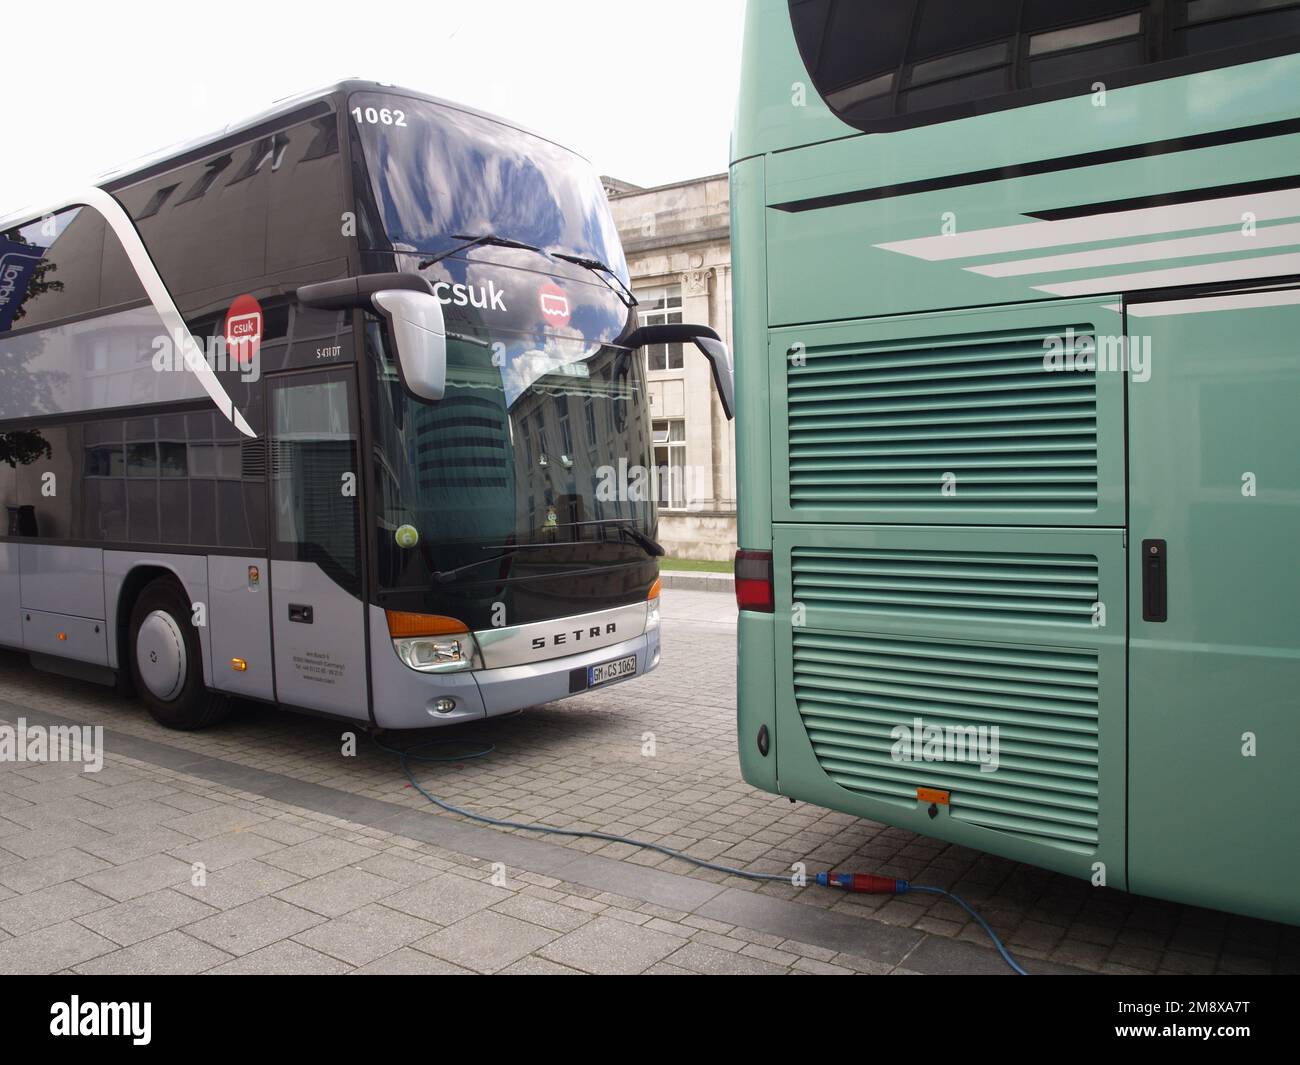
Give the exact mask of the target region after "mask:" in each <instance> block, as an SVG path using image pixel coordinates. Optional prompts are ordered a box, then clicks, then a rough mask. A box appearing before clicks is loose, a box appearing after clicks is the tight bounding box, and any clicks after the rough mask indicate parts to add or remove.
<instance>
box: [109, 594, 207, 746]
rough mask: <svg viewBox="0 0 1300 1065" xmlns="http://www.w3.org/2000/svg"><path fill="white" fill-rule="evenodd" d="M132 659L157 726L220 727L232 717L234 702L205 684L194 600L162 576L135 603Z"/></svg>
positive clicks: (143, 699)
mask: <svg viewBox="0 0 1300 1065" xmlns="http://www.w3.org/2000/svg"><path fill="white" fill-rule="evenodd" d="M127 654H128V658H129V666H130V673H131V683H132V685H133V687H134V688H135V690H136V694H137V695H138V696H139V698H140V701H141V702H143V703H144V705H145V706H146V707H148V709H149V713H150V714H152V715H153V719H154V720H155V721H157V722H158V724H160V725H163V726H164V727H166V728H173V729H182V730H185V731H190V730H192V729H201V728H207V727H208V726H209V725H213V724H216V723H217V722H218V721H220V720H221V719H222V718H224V717H225V716H226V714H227V713H228V712H229V709H230V704H229V700H227V699H226V698H225V696H223V695H220V694H218V693H217V692H213V691H209V690H208V688H207V687H206V686H205V685H204V683H203V652H202V649H201V647H200V645H199V636H198V632H197V631H196V630H195V628H194V626H193V624H191V621H190V601H189V597H188V596H187V595H186V594H185V592H184V591H183V590H182V589H181V587H180V585H179V584H177V583H176V582H175V581H174V580H170V579H168V578H166V577H161V578H159V579H158V580H156V581H153V582H152V583H150V584H148V585H146V586H145V588H144V590H143V591H142V592H141V593H140V596H139V598H138V599H136V601H135V606H134V607H133V608H132V609H131V629H130V643H129V645H128V648H127Z"/></svg>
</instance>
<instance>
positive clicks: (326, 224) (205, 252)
mask: <svg viewBox="0 0 1300 1065" xmlns="http://www.w3.org/2000/svg"><path fill="white" fill-rule="evenodd" d="M292 121H293V120H292V119H291V118H290V119H286V122H292ZM341 160H342V156H341V154H340V152H339V142H338V126H337V118H336V116H335V115H334V114H333V113H326V114H322V115H318V116H317V117H314V118H310V119H308V120H306V121H298V122H296V123H295V124H291V125H288V126H286V128H284V129H280V130H275V131H274V132H268V133H266V134H265V135H263V136H258V137H256V138H255V139H253V140H250V141H248V142H246V143H244V144H240V145H238V146H235V147H230V148H227V149H224V150H222V151H220V152H217V153H214V154H213V155H211V156H209V157H208V158H206V159H200V160H198V161H196V162H192V163H187V164H186V165H184V166H179V167H176V168H174V169H171V170H168V171H167V172H166V173H163V174H155V175H152V176H150V177H147V178H145V179H144V180H142V181H139V182H137V183H135V184H133V185H131V186H129V187H127V188H125V189H122V190H121V191H120V192H119V193H118V196H119V198H120V199H121V200H122V202H123V204H124V205H125V207H126V209H127V212H128V213H129V214H130V215H131V217H132V218H133V219H134V221H135V223H136V226H137V227H138V228H139V230H140V235H141V237H142V238H143V240H144V243H145V246H146V247H147V248H148V249H149V254H150V255H151V256H152V258H153V260H154V262H155V263H156V264H157V266H158V272H159V273H160V274H161V275H162V278H163V281H164V282H166V284H167V287H168V289H170V291H171V293H172V295H173V296H174V297H175V298H176V300H177V303H178V304H179V305H180V307H181V311H182V313H190V312H196V311H198V310H199V309H200V308H207V307H209V306H211V305H212V304H213V303H214V302H220V301H222V300H226V299H228V298H232V297H234V296H236V295H239V294H241V293H243V292H250V291H254V290H256V289H258V288H269V287H272V284H271V283H270V282H269V281H268V280H267V279H268V278H270V279H273V278H275V277H276V276H277V275H279V274H281V273H283V272H285V271H287V270H293V269H296V268H300V267H303V266H311V265H314V264H317V263H323V262H328V261H332V260H341V259H344V258H345V257H346V255H347V239H346V238H345V237H344V235H343V226H344V219H343V217H342V212H343V191H342V181H343V175H342V161H341ZM187 297H188V298H187Z"/></svg>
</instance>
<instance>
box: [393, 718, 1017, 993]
mask: <svg viewBox="0 0 1300 1065" xmlns="http://www.w3.org/2000/svg"><path fill="white" fill-rule="evenodd" d="M371 738H372V739H373V740H374V741H375V746H376V747H378V748H379V749H380V750H382V751H387V752H388V753H389V754H395V755H397V757H398V758H399V759H401V762H402V771H403V772H404V773H405V774H406V779H407V780H408V781H410V784H411V787H413V788H414V789H415V790H416V791H418V792H419V793H420V794H421V795H423V796H424V797H425V798H426V799H428V800H429V802H431V803H433V805H434V806H437V807H438V808H439V809H442V810H446V811H447V812H448V813H453V814H459V815H460V816H461V817H467V818H469V819H470V820H471V821H478V822H480V823H481V824H485V825H492V826H493V827H494V828H515V829H520V830H522V831H524V832H538V833H541V834H542V835H547V836H567V837H569V838H570V839H595V840H602V841H604V842H606V843H624V844H626V845H627V846H629V847H639V848H641V849H642V850H648V851H655V852H657V853H659V854H665V855H667V856H668V857H670V858H678V859H680V860H681V861H684V862H689V863H690V864H691V865H694V866H697V867H698V868H700V869H711V870H713V871H714V872H715V873H726V874H727V875H729V876H738V877H741V878H742V879H745V880H762V881H777V882H780V883H783V884H788V883H790V877H788V876H786V875H785V874H784V873H754V872H750V871H749V870H746V869H735V868H733V867H731V866H729V865H719V864H717V863H716V862H708V861H705V860H704V859H703V858H696V857H693V856H692V855H690V854H685V853H683V852H682V851H679V850H673V848H671V847H665V846H662V845H661V844H658V843H646V842H644V841H643V840H639V839H632V838H631V837H630V836H616V835H614V834H612V833H609V832H591V831H587V830H585V829H576V828H555V827H553V826H551V825H527V824H524V823H523V822H522V821H509V820H506V819H504V818H500V817H490V816H488V815H487V814H478V813H475V812H474V811H473V810H466V809H464V808H463V807H460V806H453V805H452V804H451V803H449V802H444V801H443V800H442V799H440V798H438V797H437V796H436V795H432V794H430V793H429V792H428V791H427V790H425V788H424V786H423V785H422V784H421V783H420V782H419V781H418V780H416V779H415V773H414V772H413V771H412V769H411V762H413V761H415V762H425V763H429V764H445V763H450V762H468V761H471V760H472V759H475V758H486V757H487V756H488V755H489V754H491V753H492V752H493V751H494V750H496V745H495V744H491V743H483V744H482V745H481V746H480V747H479V749H478V750H471V751H469V753H467V754H459V755H453V756H450V757H446V758H435V757H432V756H430V755H424V754H418V753H417V752H419V751H423V750H426V749H427V748H429V747H437V746H446V745H450V744H455V743H462V744H463V743H480V742H481V741H464V740H454V739H435V740H429V741H427V742H425V743H417V744H415V745H414V746H412V747H408V748H406V749H405V750H398V749H397V748H396V747H389V746H388V745H387V744H385V743H381V742H380V740H379V737H377V736H374V735H372V736H371ZM899 883H900V884H907V881H899ZM906 890H907V891H923V892H926V893H927V894H931V895H943V896H945V897H947V898H950V899H952V900H953V902H955V903H957V905H959V906H960V907H961V908H962V909H963V910H965V911H966V912H967V913H969V914H970V915H971V916H972V917H973V918H975V920H976V921H978V922H979V925H980V927H981V928H983V929H984V931H985V932H986V933H988V937H989V939H991V940H992V941H993V945H994V946H995V947H997V949H998V953H999V954H1001V955H1002V957H1003V960H1005V961H1006V963H1007V964H1008V965H1010V966H1011V968H1012V969H1013V970H1015V972H1016V973H1017V974H1018V975H1020V976H1028V975H1029V974H1028V973H1027V972H1025V970H1024V969H1022V968H1021V967H1020V966H1019V965H1017V964H1016V960H1015V959H1014V958H1013V957H1012V956H1011V955H1010V954H1009V953H1007V949H1006V947H1004V946H1003V945H1002V940H1000V939H999V938H998V936H997V933H995V932H994V931H993V929H992V928H990V927H989V925H988V922H987V921H985V920H984V918H983V917H981V916H980V915H979V914H978V913H976V912H975V911H974V910H973V909H971V907H970V906H968V905H967V904H966V902H965V900H963V899H961V898H959V897H958V896H956V895H954V894H953V893H952V892H951V891H946V890H944V889H943V888H939V887H925V886H920V885H917V884H907V888H906Z"/></svg>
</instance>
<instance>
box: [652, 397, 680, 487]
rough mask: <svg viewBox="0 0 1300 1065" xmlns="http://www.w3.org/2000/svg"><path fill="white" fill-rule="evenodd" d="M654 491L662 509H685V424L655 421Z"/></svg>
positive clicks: (675, 420)
mask: <svg viewBox="0 0 1300 1065" xmlns="http://www.w3.org/2000/svg"><path fill="white" fill-rule="evenodd" d="M654 434H655V480H656V485H655V491H656V498H657V499H658V501H659V505H660V506H661V507H685V506H686V423H685V422H684V421H682V420H681V419H680V418H673V419H671V420H665V421H656V422H655V423H654Z"/></svg>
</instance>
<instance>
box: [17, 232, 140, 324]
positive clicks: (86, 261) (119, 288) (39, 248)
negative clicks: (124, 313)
mask: <svg viewBox="0 0 1300 1065" xmlns="http://www.w3.org/2000/svg"><path fill="white" fill-rule="evenodd" d="M143 299H145V291H144V286H143V285H141V283H140V279H139V277H138V275H137V274H136V272H135V267H134V266H132V265H131V262H130V260H129V259H128V257H127V254H126V251H125V249H124V248H123V247H122V243H121V241H119V240H118V239H117V234H115V233H114V232H113V231H112V230H111V229H110V228H109V227H108V223H107V222H105V221H104V218H103V216H102V215H100V213H99V212H98V211H95V210H93V209H92V208H89V207H70V208H68V209H67V210H64V211H60V212H58V213H57V214H52V215H48V216H46V217H45V218H40V219H37V220H36V221H34V222H31V223H29V224H27V225H25V226H20V227H18V228H17V229H11V230H9V231H8V232H6V233H3V234H0V333H4V332H8V331H10V330H16V329H31V328H35V327H38V326H46V325H51V324H53V323H55V322H60V321H63V320H66V319H69V318H78V317H81V316H83V315H87V314H92V313H94V312H95V311H109V310H112V309H114V308H117V307H120V306H123V305H126V304H132V303H136V302H138V301H140V300H143Z"/></svg>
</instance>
